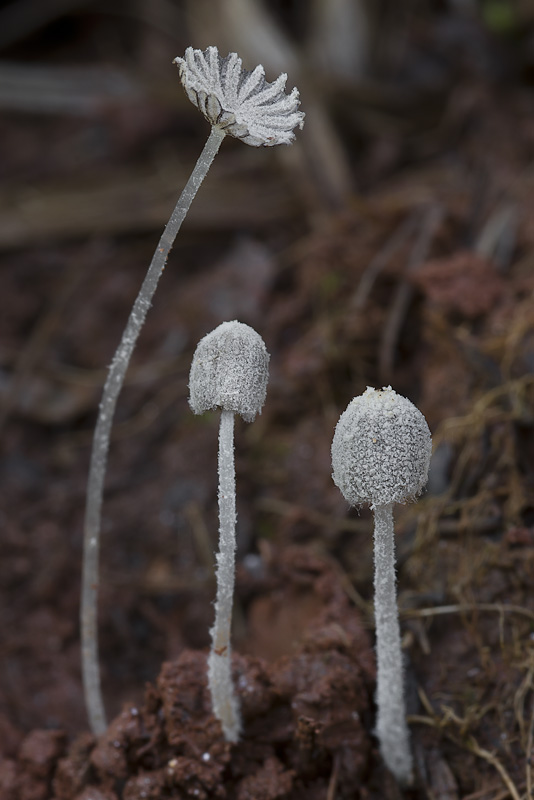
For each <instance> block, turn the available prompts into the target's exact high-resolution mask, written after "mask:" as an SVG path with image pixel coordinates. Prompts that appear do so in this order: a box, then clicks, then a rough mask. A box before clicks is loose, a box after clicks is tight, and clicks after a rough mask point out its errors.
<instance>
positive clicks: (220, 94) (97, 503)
mask: <svg viewBox="0 0 534 800" xmlns="http://www.w3.org/2000/svg"><path fill="white" fill-rule="evenodd" d="M174 63H176V64H177V65H178V67H179V69H180V79H181V82H182V85H183V87H184V89H185V91H186V93H187V96H188V97H189V99H190V100H191V101H192V102H193V103H194V104H195V105H196V106H197V107H198V108H199V110H200V111H201V112H202V113H203V114H204V116H205V117H206V119H207V120H208V121H209V122H210V123H211V125H212V128H211V132H210V134H209V136H208V139H207V142H206V144H205V146H204V149H203V151H202V153H201V155H200V158H199V159H198V161H197V163H196V165H195V167H194V169H193V172H192V173H191V176H190V178H189V180H188V182H187V184H186V186H185V188H184V190H183V192H182V194H181V195H180V198H179V199H178V202H177V204H176V207H175V209H174V211H173V212H172V214H171V216H170V219H169V221H168V222H167V225H166V226H165V230H164V231H163V234H162V236H161V238H160V240H159V243H158V246H157V248H156V251H155V253H154V256H153V258H152V261H151V263H150V266H149V268H148V272H147V274H146V276H145V279H144V281H143V284H142V286H141V289H140V291H139V294H138V296H137V299H136V300H135V303H134V305H133V308H132V311H131V313H130V316H129V318H128V322H127V324H126V328H125V330H124V333H123V335H122V339H121V342H120V344H119V347H118V348H117V351H116V353H115V355H114V357H113V360H112V362H111V366H110V368H109V372H108V376H107V379H106V382H105V384H104V389H103V393H102V400H101V402H100V407H99V413H98V419H97V422H96V426H95V432H94V436H93V446H92V451H91V461H90V466H89V478H88V483H87V501H86V508H85V522H84V545H83V568H82V596H81V604H80V625H81V638H82V674H83V684H84V693H85V703H86V707H87V713H88V716H89V722H90V725H91V729H92V731H93V733H94V734H95V735H97V736H98V735H100V734H101V733H103V732H104V731H105V730H106V727H107V726H106V716H105V711H104V703H103V700H102V692H101V686H100V670H99V665H98V636H97V602H98V557H99V549H100V527H101V517H102V498H103V492H104V478H105V473H106V462H107V457H108V451H109V442H110V435H111V428H112V425H113V417H114V414H115V407H116V405H117V400H118V397H119V394H120V391H121V389H122V386H123V383H124V378H125V375H126V371H127V369H128V364H129V363H130V358H131V356H132V353H133V351H134V348H135V344H136V342H137V339H138V337H139V333H140V332H141V328H142V327H143V323H144V321H145V317H146V315H147V312H148V309H149V308H150V305H151V302H152V298H153V296H154V292H155V291H156V287H157V284H158V281H159V279H160V277H161V274H162V272H163V270H164V268H165V264H166V262H167V258H168V256H169V253H170V251H171V249H172V246H173V244H174V240H175V238H176V235H177V233H178V231H179V230H180V227H181V225H182V222H183V221H184V219H185V216H186V214H187V212H188V211H189V208H190V206H191V203H192V202H193V199H194V197H195V195H196V193H197V191H198V189H199V187H200V184H201V183H202V181H203V180H204V178H205V176H206V174H207V172H208V170H209V168H210V166H211V164H212V162H213V159H214V158H215V156H216V155H217V153H218V151H219V148H220V146H221V144H222V141H223V139H224V137H225V136H226V134H229V135H231V136H234V137H237V138H239V139H242V140H243V141H244V142H245V143H246V144H250V145H252V146H254V147H260V146H262V145H263V146H267V147H270V146H272V145H276V144H290V143H291V142H292V141H293V139H294V138H295V136H294V133H293V128H295V127H297V126H299V127H300V128H302V125H303V123H304V114H303V113H302V112H301V111H299V110H298V107H299V93H298V91H297V89H293V91H292V92H291V93H290V94H289V95H287V94H286V93H285V90H284V89H285V84H286V80H287V76H286V75H285V74H283V75H280V76H279V78H277V80H276V81H274V82H273V83H268V82H267V81H266V80H265V72H264V69H263V67H262V66H258V67H256V68H255V69H254V70H253V71H252V72H248V71H247V70H244V69H243V68H242V63H241V59H240V58H239V57H238V56H237V54H236V53H230V54H229V55H228V56H226V58H221V56H219V53H218V51H217V48H216V47H208V48H207V50H205V51H202V50H194V49H193V48H192V47H188V48H187V50H186V52H185V58H176V59H175V62H174Z"/></svg>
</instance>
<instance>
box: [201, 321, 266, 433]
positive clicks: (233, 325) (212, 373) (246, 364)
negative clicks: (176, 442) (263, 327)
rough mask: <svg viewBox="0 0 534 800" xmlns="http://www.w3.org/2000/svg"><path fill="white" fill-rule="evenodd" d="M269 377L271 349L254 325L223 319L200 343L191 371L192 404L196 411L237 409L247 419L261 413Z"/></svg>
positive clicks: (251, 418)
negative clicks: (268, 348) (269, 351)
mask: <svg viewBox="0 0 534 800" xmlns="http://www.w3.org/2000/svg"><path fill="white" fill-rule="evenodd" d="M268 378H269V353H268V352H267V349H266V347H265V342H264V341H263V339H262V338H261V336H260V335H259V333H256V331H255V330H254V328H251V327H250V326H249V325H245V324H244V323H242V322H237V321H236V320H234V321H233V322H223V323H222V324H221V325H219V326H218V327H217V328H215V330H214V331H211V333H208V334H207V335H206V336H204V338H203V339H201V340H200V342H199V343H198V345H197V349H196V350H195V355H194V356H193V362H192V364H191V372H190V373H189V405H190V406H191V410H192V411H194V413H195V414H203V413H204V411H209V410H210V409H214V408H222V409H223V410H225V411H235V412H236V413H237V414H240V415H241V416H242V417H243V419H244V420H245V421H246V422H252V421H253V419H254V418H255V416H256V414H260V413H261V409H262V408H263V404H264V402H265V394H266V391H267V381H268Z"/></svg>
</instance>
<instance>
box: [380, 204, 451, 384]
mask: <svg viewBox="0 0 534 800" xmlns="http://www.w3.org/2000/svg"><path fill="white" fill-rule="evenodd" d="M442 217H443V209H442V208H441V206H437V205H432V206H431V207H430V208H429V209H428V210H427V212H426V215H425V217H424V219H423V221H422V228H421V231H420V233H419V236H418V237H417V239H416V241H415V243H414V246H413V248H412V252H411V254H410V260H409V262H408V266H407V268H406V275H409V274H410V273H411V272H414V271H415V270H416V269H417V268H418V267H419V266H420V265H421V264H422V263H423V262H424V261H425V260H426V258H427V256H428V251H429V249H430V245H431V243H432V239H433V238H434V236H435V234H436V231H437V229H438V226H439V224H440V222H441V220H442ZM413 292H414V289H413V286H412V284H411V283H410V282H409V280H408V278H407V277H405V278H403V279H402V280H401V282H400V283H399V285H398V287H397V292H396V294H395V297H394V299H393V303H392V304H391V307H390V310H389V314H388V317H387V320H386V323H385V325H384V332H383V335H382V340H381V342H380V349H379V356H378V362H379V370H380V378H381V380H382V383H383V384H384V385H385V384H386V383H387V382H388V381H389V379H390V376H391V372H392V370H393V361H394V353H395V346H396V343H397V341H398V338H399V334H400V330H401V327H402V324H403V322H404V319H405V317H406V312H407V311H408V307H409V305H410V302H411V299H412V296H413Z"/></svg>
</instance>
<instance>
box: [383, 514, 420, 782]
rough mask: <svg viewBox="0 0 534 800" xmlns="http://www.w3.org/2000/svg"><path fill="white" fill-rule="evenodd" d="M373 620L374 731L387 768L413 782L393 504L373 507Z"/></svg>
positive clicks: (399, 777)
mask: <svg viewBox="0 0 534 800" xmlns="http://www.w3.org/2000/svg"><path fill="white" fill-rule="evenodd" d="M374 515H375V532H374V555H375V621H376V652H377V691H376V700H377V707H378V719H377V723H376V733H377V736H378V740H379V742H380V752H381V753H382V758H383V759H384V761H385V763H386V765H387V767H388V768H389V770H390V771H391V772H392V773H393V775H394V776H395V777H396V778H397V780H398V781H399V782H400V783H403V784H409V783H411V781H412V755H411V752H410V735H409V731H408V726H407V724H406V708H405V703H404V683H403V666H402V650H401V638H400V628H399V612H398V609H397V597H396V590H395V539H394V534H393V503H388V504H387V505H383V506H375V507H374Z"/></svg>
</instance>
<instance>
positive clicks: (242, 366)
mask: <svg viewBox="0 0 534 800" xmlns="http://www.w3.org/2000/svg"><path fill="white" fill-rule="evenodd" d="M268 378H269V353H268V352H267V349H266V347H265V343H264V341H263V339H262V338H261V336H260V335H259V333H256V331H255V330H254V329H253V328H251V327H249V326H248V325H244V324H243V323H242V322H237V321H235V320H234V321H233V322H223V323H222V324H221V325H219V326H218V327H217V328H215V330H214V331H212V332H211V333H208V334H207V335H206V336H204V338H203V339H201V340H200V342H199V343H198V345H197V349H196V351H195V354H194V356H193V362H192V364H191V372H190V375H189V392H190V396H189V405H190V406H191V409H192V411H193V412H194V413H195V414H203V413H204V412H205V411H209V410H210V409H215V408H220V409H221V422H220V428H219V534H220V538H219V552H218V554H217V597H216V601H215V622H214V624H213V627H212V629H211V631H210V633H211V650H210V654H209V658H208V685H209V690H210V694H211V701H212V707H213V713H214V714H215V716H216V717H217V719H218V720H219V721H220V722H221V725H222V729H223V733H224V736H225V739H226V740H227V741H229V742H236V741H237V740H238V739H239V734H240V732H241V713H240V710H239V704H238V701H237V698H236V696H235V693H234V689H233V685H232V660H231V647H230V629H231V625H232V604H233V597H234V583H235V550H236V533H235V528H236V498H235V496H236V489H235V466H234V416H235V414H236V413H237V414H240V415H241V416H242V417H243V419H244V420H245V421H246V422H252V421H253V420H254V418H255V417H256V414H259V413H261V409H262V408H263V404H264V402H265V394H266V391H267V381H268Z"/></svg>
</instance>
